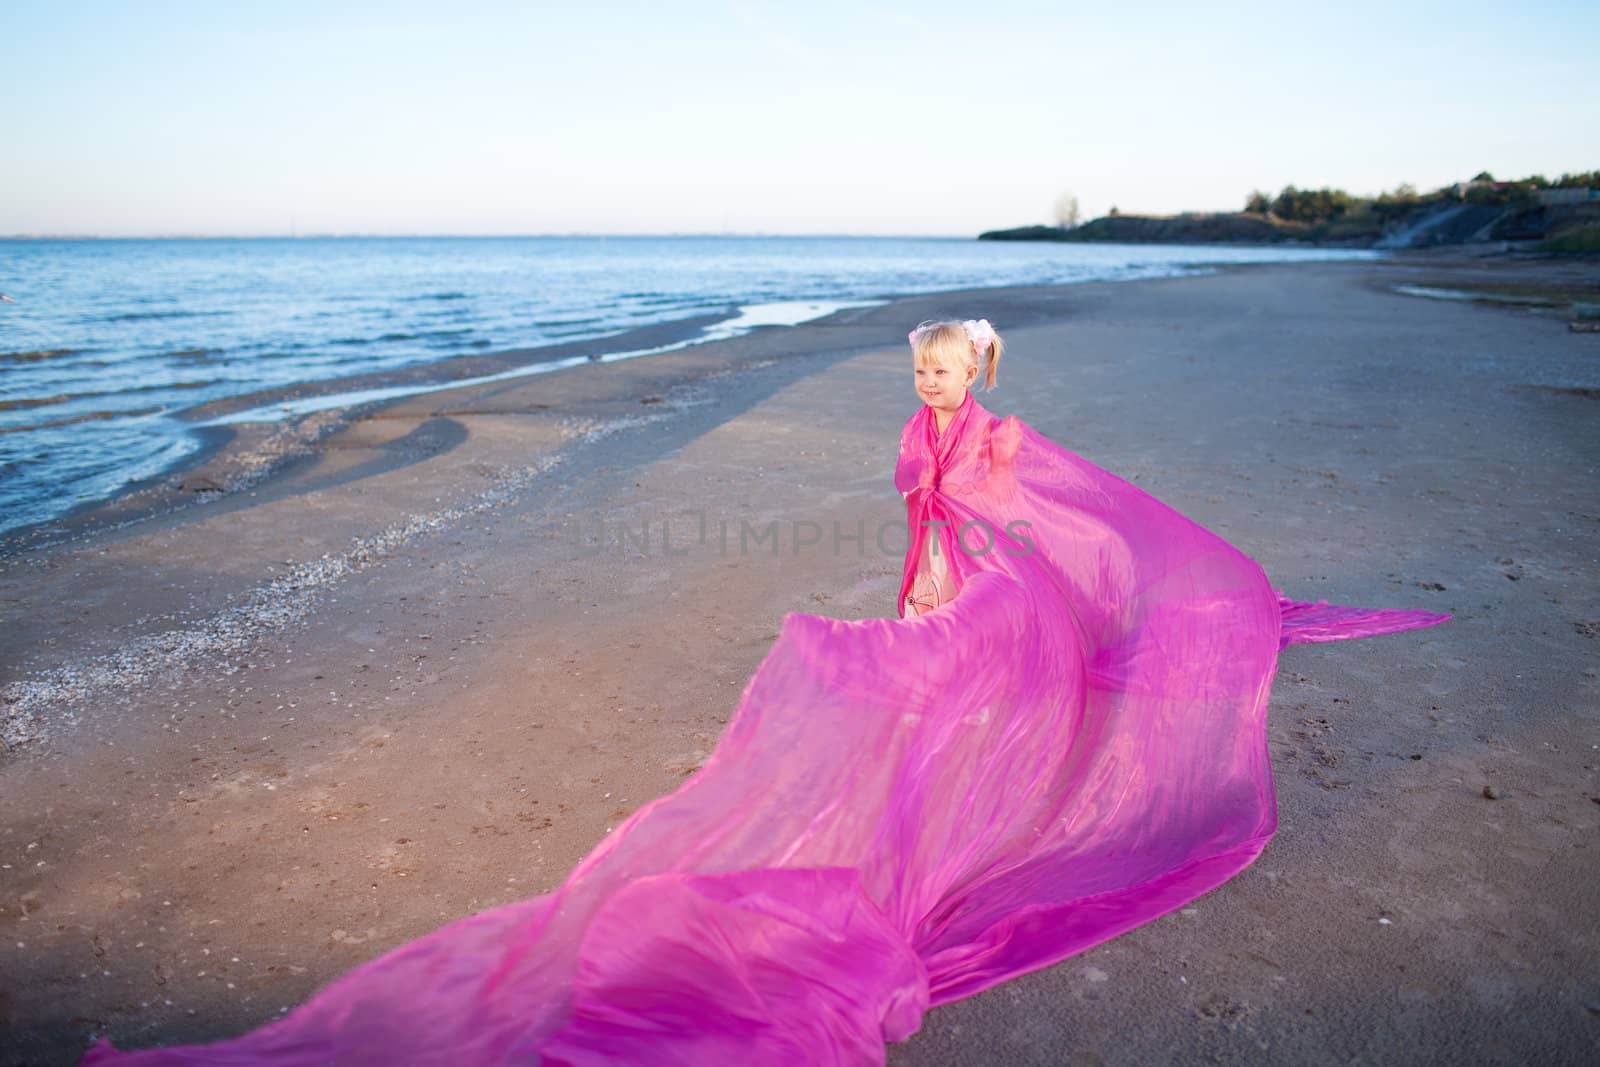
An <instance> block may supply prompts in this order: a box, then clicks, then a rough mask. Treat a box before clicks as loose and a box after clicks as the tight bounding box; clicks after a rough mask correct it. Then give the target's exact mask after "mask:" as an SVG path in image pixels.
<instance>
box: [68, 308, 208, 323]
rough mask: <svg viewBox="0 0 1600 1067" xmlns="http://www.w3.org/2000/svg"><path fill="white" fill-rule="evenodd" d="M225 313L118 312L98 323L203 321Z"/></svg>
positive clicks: (179, 311) (103, 317)
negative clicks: (150, 320) (165, 320)
mask: <svg viewBox="0 0 1600 1067" xmlns="http://www.w3.org/2000/svg"><path fill="white" fill-rule="evenodd" d="M227 314H230V312H227V311H193V310H188V311H185V310H181V309H179V310H172V311H119V312H117V313H116V314H115V315H102V316H101V317H100V318H99V320H98V321H100V322H144V321H146V320H149V319H205V318H215V317H217V316H218V315H227Z"/></svg>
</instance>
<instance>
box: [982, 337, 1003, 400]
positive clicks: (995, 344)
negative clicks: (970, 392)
mask: <svg viewBox="0 0 1600 1067" xmlns="http://www.w3.org/2000/svg"><path fill="white" fill-rule="evenodd" d="M990 338H991V339H990V341H989V365H988V367H986V368H985V369H984V372H983V391H984V392H986V393H987V392H988V391H989V390H991V389H993V388H994V376H995V364H997V363H999V362H1000V353H1002V352H1004V351H1005V350H1006V343H1005V342H1004V341H1002V340H1001V339H1000V335H999V334H997V333H995V332H994V331H992V330H991V331H990Z"/></svg>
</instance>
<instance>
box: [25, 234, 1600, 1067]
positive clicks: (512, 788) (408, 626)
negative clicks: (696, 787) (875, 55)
mask: <svg viewBox="0 0 1600 1067" xmlns="http://www.w3.org/2000/svg"><path fill="white" fill-rule="evenodd" d="M1518 281H1522V282H1526V283H1529V284H1532V283H1534V282H1538V283H1540V284H1545V283H1552V282H1554V283H1559V284H1562V285H1565V286H1569V287H1580V288H1583V289H1585V290H1587V291H1590V292H1593V293H1596V294H1600V264H1595V263H1592V262H1591V263H1588V264H1584V263H1580V262H1573V261H1566V262H1563V261H1555V260H1518V259H1511V258H1507V257H1490V258H1486V259H1471V258H1463V257H1460V256H1442V255H1441V256H1432V257H1429V256H1421V255H1413V256H1409V257H1407V258H1405V259H1398V260H1395V261H1390V262H1348V263H1323V264H1318V263H1300V264H1269V265H1251V266H1237V267H1229V268H1227V269H1224V270H1222V271H1220V272H1218V273H1215V274H1211V275H1206V276H1201V277H1192V278H1174V279H1164V280H1149V281H1140V282H1125V283H1109V282H1106V283H1093V284H1085V285H1075V286H1059V287H1037V288H1013V289H1002V290H982V291H976V292H966V293H953V294H940V295H934V296H922V297H913V298H906V299H901V300H897V301H894V302H892V303H890V304H888V305H885V306H881V307H873V308H857V309H852V310H847V311H842V312H839V313H837V314H835V315H832V316H830V317H828V318H826V319H822V320H819V321H817V322H813V323H809V324H805V325H802V326H797V327H785V328H766V329H758V330H755V331H754V332H752V333H750V334H748V335H746V336H743V337H739V338H736V339H734V340H730V341H725V342H718V343H715V344H710V345H704V346H699V347H694V348H688V349H684V350H681V351H677V352H671V353H667V354H663V355H658V356H650V357H646V358H641V359H635V360H628V361H625V362H617V363H596V364H593V365H588V366H579V367H575V368H571V369H569V370H563V371H558V372H555V373H551V374H545V375H538V376H533V377H529V378H523V379H514V380H510V381H506V382H500V383H497V384H494V385H489V386H481V387H467V388H458V389H452V390H443V391H439V392H434V393H429V394H425V395H422V396H416V397H411V398H408V399H405V400H400V401H397V402H393V403H389V404H386V405H382V406H375V407H373V408H370V409H362V410H361V411H359V412H357V413H355V414H354V415H351V414H349V413H340V412H330V413H326V414H323V415H316V416H310V417H308V418H306V419H305V420H303V421H301V422H299V423H297V424H293V425H274V426H255V427H247V428H245V429H244V430H243V431H242V432H241V433H240V434H239V436H238V437H237V438H236V439H234V440H233V441H231V442H229V443H226V444H223V443H221V442H220V441H219V442H218V445H219V447H218V448H217V449H216V450H213V451H211V452H209V453H207V454H206V455H205V456H204V457H202V458H203V463H202V464H201V465H200V466H199V467H197V468H195V469H192V470H188V471H184V472H180V473H177V474H174V475H171V476H166V477H163V478H162V479H159V480H157V481H156V482H153V483H152V484H150V485H148V486H145V487H144V488H143V489H142V490H141V491H140V492H137V493H134V494H131V495H129V496H128V497H125V498H124V499H122V500H120V501H118V502H116V503H114V504H112V505H110V506H108V507H106V508H102V509H98V510H96V511H95V512H93V513H90V514H87V515H84V516H81V517H79V519H77V520H76V521H75V523H73V524H71V525H70V529H69V536H65V537H61V538H57V539H55V540H49V539H40V540H36V541H35V542H31V543H27V542H25V543H22V544H19V545H17V546H16V547H14V549H13V550H12V551H10V552H9V553H8V554H6V555H5V556H3V557H0V604H3V605H4V609H5V610H4V618H5V620H6V623H7V625H5V626H4V627H3V628H0V695H3V697H4V700H5V703H4V705H3V706H0V737H3V739H4V741H5V744H6V748H5V750H4V751H3V752H0V796H3V797H4V805H5V817H4V819H3V820H0V935H3V936H0V1065H5V1067H20V1065H30V1067H37V1065H45V1064H70V1063H74V1062H76V1060H77V1058H78V1057H79V1056H80V1055H81V1054H82V1052H83V1051H84V1049H85V1048H86V1047H87V1045H88V1043H89V1041H90V1039H91V1036H109V1037H111V1038H112V1040H114V1041H115V1042H116V1044H117V1045H118V1046H119V1047H122V1048H137V1047H144V1046H147V1045H152V1044H166V1043H175V1042H192V1041H202V1040H212V1039H218V1038H222V1037H226V1036H231V1035H234V1034H237V1033H239V1032H241V1031H243V1030H245V1029H247V1028H249V1027H251V1026H254V1025H258V1024H260V1023H262V1022H265V1021H267V1020H269V1019H271V1018H273V1017H275V1016H277V1015H278V1014H279V1013H280V1012H282V1011H285V1010H287V1009H288V1008H290V1007H292V1006H294V1005H295V1004H297V1003H299V1002H301V1001H302V1000H304V999H305V998H306V997H307V996H309V995H310V994H311V993H312V992H313V991H314V990H316V989H317V988H318V987H320V986H321V985H323V984H325V983H326V982H328V981H329V980H331V979H332V978H334V977H336V976H337V975H339V974H341V973H343V972H344V971H346V970H348V969H349V968H351V967H352V966H354V965H356V964H358V963H360V962H362V961H365V960H368V959H370V958H372V957H374V956H376V955H378V954H380V953H382V952H383V951H385V950H387V949H389V948H392V947H394V946H396V945H399V944H401V943H403V942H405V941H408V940H410V939H412V938H414V937H417V936H418V935H421V934H423V933H426V932H428V931H430V930H433V929H435V928H436V927H438V926H440V925H441V924H443V923H445V922H448V921H450V920H452V919H455V918H458V917H461V916H464V915H467V914H469V913H472V912H474V911H478V910H481V909H484V908H487V907H490V906H492V905H495V904H499V903H503V902H506V901H510V900H515V899H519V898H523V897H527V896H532V895H535V894H539V893H543V892H546V891H548V890H549V889H551V888H553V887H554V886H555V885H556V884H557V883H558V882H559V881H560V880H561V878H562V877H563V876H564V875H565V873H566V872H567V871H568V869H569V868H570V867H571V866H572V865H573V864H574V863H575V862H576V861H577V860H579V859H580V858H581V857H583V856H584V855H585V854H586V853H587V852H588V851H589V850H590V849H591V848H592V847H593V846H594V844H595V843H596V842H597V841H599V840H600V839H601V838H602V836H603V835H604V834H605V833H606V832H607V830H608V828H610V827H613V826H615V825H616V824H617V823H618V822H620V821H621V820H622V819H623V818H624V817H626V815H627V814H628V813H630V812H631V811H632V810H634V809H635V808H637V807H638V806H639V805H640V804H642V803H644V802H645V801H647V800H649V799H652V798H654V797H656V796H659V795H662V794H663V793H666V792H669V791H671V790H673V789H674V788H676V787H677V786H678V785H679V784H680V783H681V782H682V781H683V779H684V778H685V776H687V775H688V774H690V773H692V772H693V770H694V769H695V768H696V767H697V766H698V765H699V764H700V762H701V761H703V760H704V758H705V757H706V755H707V754H708V753H709V752H710V750H711V748H712V747H713V746H714V744H715V743H716V739H717V737H718V735H719V732H720V731H721V729H722V727H723V725H724V724H725V723H726V721H727V718H728V716H729V715H730V714H731V712H732V711H733V709H734V706H735V704H736V702H737V699H738V696H739V693H740V691H741V689H742V687H743V685H744V683H745V682H746V680H747V679H748V678H749V676H750V675H751V673H752V672H753V671H754V670H755V668H756V666H757V665H758V664H759V663H760V661H761V659H762V657H763V656H764V655H765V653H766V651H767V649H768V648H769V647H770V645H771V642H772V641H773V639H774V638H775V636H776V634H777V630H778V626H779V624H780V621H781V619H782V617H783V616H784V614H785V613H787V612H791V611H798V612H810V613H817V614H825V615H830V616H835V617H842V618H864V617H869V616H883V615H892V614H894V608H895V605H894V598H895V595H896V593H897V590H898V586H899V579H900V564H901V561H900V558H899V548H898V545H897V544H896V543H895V541H894V539H893V538H890V539H889V540H888V541H887V542H886V543H884V544H879V543H878V542H877V539H876V538H875V536H873V535H874V534H875V532H876V531H878V530H880V529H885V528H893V527H894V526H895V524H896V523H898V522H902V521H903V511H902V504H901V500H900V497H899V494H898V493H896V492H895V490H894V487H893V484H892V473H893V467H894V460H895V451H896V444H897V440H898V433H899V429H900V426H901V424H902V423H903V421H904V419H905V418H906V417H907V416H908V415H909V414H910V413H911V412H912V411H913V410H914V408H915V405H916V403H917V401H916V397H915V396H914V394H913V392H912V390H911V378H910V375H909V374H908V373H907V372H908V370H909V367H908V363H909V359H908V355H907V351H906V349H905V345H904V338H905V334H906V330H907V329H908V328H909V326H911V325H914V324H915V323H916V322H918V321H920V320H922V319H924V318H929V317H935V316H940V317H942V316H948V315H956V316H961V317H967V316H976V315H982V316H985V317H987V318H989V319H990V320H991V321H992V322H993V323H994V324H995V325H996V327H997V328H998V329H1000V330H1001V331H1002V333H1003V334H1004V336H1005V337H1006V340H1007V342H1008V346H1009V350H1008V354H1007V356H1006V357H1005V360H1004V362H1003V363H1002V364H1001V368H1000V370H1001V373H1000V382H1001V387H1000V388H999V389H997V390H996V391H995V392H993V393H990V394H983V395H982V401H983V403H984V404H985V406H986V407H988V408H989V409H990V410H992V411H995V412H996V413H999V414H1011V413H1015V414H1017V415H1019V416H1020V417H1022V418H1023V419H1025V420H1026V421H1028V422H1029V423H1031V424H1032V425H1033V426H1035V427H1037V428H1038V429H1039V430H1040V431H1042V432H1044V433H1046V434H1048V435H1049V436H1050V437H1052V438H1054V439H1055V440H1057V441H1058V442H1060V443H1061V444H1063V445H1064V446H1065V447H1067V448H1070V449H1072V450H1073V451H1076V452H1078V453H1080V454H1082V455H1083V456H1085V457H1086V458H1088V459H1090V460H1091V461H1093V462H1095V463H1097V464H1099V465H1100V466H1103V467H1105V468H1107V469H1109V470H1111V471H1113V472H1115V473H1117V474H1119V475H1121V476H1123V477H1125V478H1128V479H1130V480H1132V481H1134V482H1135V483H1137V484H1138V485H1140V486H1141V487H1143V488H1145V489H1146V490H1148V491H1149V492H1151V493H1153V494H1155V495H1156V496H1157V497H1159V498H1161V499H1162V500H1164V501H1166V502H1167V503H1169V504H1171V505H1173V506H1174V507H1176V508H1178V509H1179V510H1180V511H1183V512H1185V513H1186V514H1188V515H1190V516H1192V517H1194V518H1195V519H1197V520H1198V521H1200V522H1202V523H1204V524H1205V525H1207V526H1209V527H1211V528H1212V529H1214V530H1216V531H1217V532H1219V533H1221V534H1222V535H1223V536H1225V537H1227V538H1228V539H1229V540H1231V541H1232V542H1234V543H1235V544H1237V545H1239V546H1240V547H1241V548H1243V549H1244V550H1245V551H1246V552H1248V553H1249V554H1251V555H1252V556H1254V557H1255V558H1256V559H1258V560H1260V561H1261V563H1262V564H1263V565H1264V566H1265V568H1266V570H1267V572H1268V574H1269V575H1270V576H1271V577H1272V578H1273V580H1274V582H1275V583H1276V584H1277V585H1278V586H1279V587H1280V588H1282V589H1283V590H1284V591H1286V592H1287V593H1289V594H1290V595H1291V596H1293V597H1296V598H1297V599H1305V600H1314V599H1318V598H1327V599H1329V600H1332V601H1335V602H1342V603H1352V604H1363V605H1370V606H1378V607H1417V608H1425V609H1431V610H1438V611H1446V612H1451V613H1453V614H1454V616H1455V618H1454V620H1453V621H1452V622H1450V623H1448V624H1446V625H1444V626H1442V627H1437V628H1434V629H1430V630H1426V631H1421V632H1416V633H1410V634H1400V635H1393V636H1389V637H1383V638H1376V639H1373V640H1370V641H1360V642H1350V643H1345V644H1339V645H1330V646H1323V647H1296V648H1292V649H1290V650H1288V651H1287V652H1286V653H1285V654H1284V656H1283V659H1282V661H1281V666H1280V669H1279V674H1278V677H1277V682H1276V685H1275V688H1274V693H1273V703H1272V711H1271V749H1272V760H1273V766H1274V770H1275V773H1276V776H1277V787H1278V803H1279V813H1280V828H1279V832H1278V835H1277V837H1276V838H1275V839H1274V840H1273V842H1272V843H1271V844H1270V845H1269V847H1268V848H1267V850H1266V852H1265V854H1264V855H1263V856H1262V857H1261V859H1260V860H1259V861H1258V862H1257V863H1256V864H1255V865H1254V866H1253V867H1251V868H1250V869H1249V870H1247V871H1246V872H1245V873H1244V874H1242V875H1241V876H1239V877H1238V878H1236V879H1234V880H1233V881H1231V882H1229V883H1228V884H1226V885H1224V886H1223V887H1221V888H1220V889H1218V890H1216V891H1214V892H1212V893H1210V894H1208V895H1207V896H1205V897H1202V898H1201V899H1200V900H1198V901H1196V902H1194V904H1192V905H1191V906H1189V907H1186V908H1184V909H1182V910H1181V911H1179V912H1176V913H1173V914H1171V915H1168V916H1165V917H1163V918H1162V919H1160V920H1158V921H1156V922H1154V923H1151V924H1149V925H1147V926H1145V927H1142V928H1140V929H1138V930H1136V931H1134V932H1132V933H1130V934H1127V935H1124V936H1123V937H1120V938H1118V939H1116V940H1114V941H1112V942H1110V943H1108V944H1106V945H1104V946H1102V947H1100V948H1097V949H1095V950H1093V951H1091V952H1089V953H1087V954H1085V955H1083V956H1080V957H1076V958H1074V959H1070V960H1067V961H1065V962H1063V963H1062V964H1060V965H1058V966H1055V967H1053V968H1049V969H1047V970H1044V971H1041V972H1037V973H1035V974H1032V975H1029V976H1026V977H1024V978H1022V979H1018V980H1016V981H1013V982H1010V983H1007V984H1005V985H1002V986H1000V987H997V988H995V989H993V990H990V991H988V992H986V993H984V994H981V995H979V996H977V997H974V998H972V999H970V1000H967V1001H963V1002H960V1003H957V1004H954V1005H950V1006H946V1007H942V1008H939V1009H935V1010H934V1011H933V1012H931V1013H930V1014H929V1015H928V1016H927V1018H926V1019H925V1020H924V1024H923V1027H922V1030H921V1031H920V1032H919V1033H918V1034H917V1035H916V1036H915V1037H914V1038H913V1039H912V1040H910V1041H909V1042H907V1043H905V1044H904V1045H900V1046H895V1047H893V1048H891V1050H890V1056H889V1060H890V1062H891V1063H893V1064H897V1065H900V1067H911V1065H917V1067H922V1065H930V1067H931V1065H945V1064H951V1065H953V1064H973V1065H976V1064H993V1063H1006V1064H1068V1063H1071V1064H1102V1063H1105V1064H1134V1063H1138V1064H1159V1063H1195V1062H1225V1063H1239V1062H1250V1063H1379V1062H1406V1063H1435V1062H1437V1063H1575V1062H1580V1061H1583V1060H1585V1059H1591V1058H1593V1057H1595V1056H1596V1055H1600V877H1597V872H1600V848H1597V842H1600V836H1597V834H1596V830H1597V829H1600V670H1597V665H1600V659H1597V657H1596V648H1597V645H1596V641H1597V640H1600V585H1597V582H1596V578H1597V577H1600V548H1597V546H1600V477H1597V466H1600V433H1597V432H1596V425H1597V424H1596V413H1595V404H1596V398H1597V397H1600V334H1594V333H1579V332H1574V331H1571V330H1569V329H1568V326H1567V324H1566V323H1565V322H1564V321H1562V320H1561V319H1560V318H1558V317H1555V316H1552V315H1549V314H1544V313H1541V312H1540V311H1538V310H1537V309H1533V308H1528V307H1514V306H1512V307H1508V306H1489V305H1485V304H1481V303H1475V302H1463V301H1454V300H1443V299H1429V298H1426V297H1421V296H1412V295H1403V294H1400V293H1397V292H1395V291H1393V289H1392V286H1394V285H1399V284H1408V285H1420V286H1438V287H1447V286H1448V285H1450V284H1454V283H1462V282H1475V283H1485V282H1495V283H1497V284H1499V283H1505V284H1510V283H1513V282H1518ZM667 340H670V338H668V337H667V336H666V334H665V333H663V334H662V336H661V337H660V338H658V339H657V343H665V342H666V341H667ZM639 341H640V339H638V338H630V339H628V342H629V343H630V344H632V343H638V342H639ZM645 341H648V339H645ZM475 358H476V359H478V362H477V363H474V364H473V365H472V366H471V367H468V366H466V365H465V364H463V365H462V368H461V369H462V372H463V373H466V372H468V371H473V372H483V371H485V370H492V369H495V368H498V367H503V366H508V365H511V363H512V362H514V361H515V359H516V358H517V356H516V354H509V355H502V356H499V357H475ZM179 505H181V506H179ZM773 524H775V525H773ZM746 527H750V528H754V529H756V530H760V531H766V530H768V529H775V530H776V532H777V539H776V543H775V545H774V542H773V541H771V540H766V541H761V542H756V543H752V542H751V541H750V540H749V539H748V538H747V539H746V543H745V544H744V545H743V546H742V547H741V545H740V537H739V535H740V531H741V530H742V529H744V528H746ZM724 529H725V530H727V531H728V537H727V541H726V546H725V543H724V540H723V538H722V537H721V536H720V534H721V531H723V530H724ZM858 530H865V531H866V532H867V536H866V537H865V538H862V539H860V540H835V538H834V536H833V533H834V531H844V532H845V533H846V534H847V535H853V534H855V532H856V531H858ZM813 533H815V534H816V535H817V536H816V537H815V538H813ZM774 547H775V548H776V551H774ZM885 549H887V550H885Z"/></svg>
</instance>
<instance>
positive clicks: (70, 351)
mask: <svg viewBox="0 0 1600 1067" xmlns="http://www.w3.org/2000/svg"><path fill="white" fill-rule="evenodd" d="M87 351H89V349H87V348H39V349H35V350H34V351H31V352H0V362H6V363H34V362H37V361H38V360H41V359H55V358H56V357H58V356H76V355H78V354H79V353H80V352H87Z"/></svg>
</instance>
